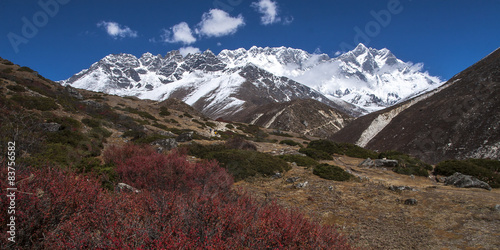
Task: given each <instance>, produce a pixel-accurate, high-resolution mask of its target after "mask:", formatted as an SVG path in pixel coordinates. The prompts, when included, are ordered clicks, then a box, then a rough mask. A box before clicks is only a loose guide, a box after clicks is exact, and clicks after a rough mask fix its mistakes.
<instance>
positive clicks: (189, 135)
mask: <svg viewBox="0 0 500 250" xmlns="http://www.w3.org/2000/svg"><path fill="white" fill-rule="evenodd" d="M193 133H194V132H193V131H191V132H187V133H183V134H180V135H179V136H177V138H175V140H176V141H177V142H187V141H192V140H193Z"/></svg>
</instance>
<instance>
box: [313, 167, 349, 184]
mask: <svg viewBox="0 0 500 250" xmlns="http://www.w3.org/2000/svg"><path fill="white" fill-rule="evenodd" d="M313 174H315V175H317V176H319V177H321V178H323V179H327V180H334V181H348V180H350V179H351V178H353V177H354V176H353V175H352V174H349V173H347V172H346V171H344V170H343V169H342V168H340V167H337V166H333V165H328V164H320V165H317V166H316V167H314V170H313Z"/></svg>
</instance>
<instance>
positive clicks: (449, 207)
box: [236, 156, 500, 249]
mask: <svg viewBox="0 0 500 250" xmlns="http://www.w3.org/2000/svg"><path fill="white" fill-rule="evenodd" d="M360 161H361V159H355V158H350V157H345V156H342V157H339V156H338V157H335V160H334V161H329V162H328V163H330V164H333V163H335V164H336V165H339V166H342V167H343V168H349V169H351V171H352V172H353V173H354V174H355V175H357V176H359V177H362V178H363V180H362V181H359V180H356V181H349V182H335V181H329V180H324V179H321V178H319V177H317V176H315V175H313V174H312V170H311V169H304V168H302V167H294V168H293V169H292V170H291V171H289V172H288V173H286V174H285V176H284V178H282V179H275V180H273V179H269V178H267V179H264V178H257V179H253V180H248V181H242V182H239V183H237V184H236V185H237V186H238V187H242V188H244V189H245V190H248V192H250V193H251V194H253V195H255V196H256V197H259V198H260V199H269V200H276V201H277V202H278V203H279V204H281V205H283V206H286V207H289V208H293V209H298V210H300V211H303V212H305V213H306V214H308V215H309V216H310V217H311V218H313V219H317V220H319V221H321V222H322V223H325V224H334V225H336V226H338V227H339V228H340V229H341V231H342V232H344V233H345V234H346V235H349V237H350V239H351V240H352V242H354V243H357V244H358V246H360V247H362V248H365V247H366V248H373V249H466V248H467V249H495V248H497V247H498V246H500V212H498V211H493V209H492V208H493V207H494V206H495V205H496V204H499V203H500V190H493V191H486V190H481V189H458V188H453V187H448V186H444V185H442V184H440V183H434V182H433V181H431V179H428V178H425V177H415V179H412V178H410V177H409V176H405V175H399V174H396V173H394V172H392V171H391V170H381V169H364V168H358V167H356V166H357V164H358V163H359V162H360ZM289 177H299V178H300V179H299V180H298V181H297V182H305V181H308V185H307V186H306V187H305V188H302V189H296V188H294V187H293V184H292V183H288V182H286V179H287V178H289ZM297 182H296V183H297ZM390 185H407V186H410V187H412V188H415V189H416V190H418V191H390V190H389V189H388V187H389V186H390ZM330 187H331V188H330ZM410 198H414V199H417V200H418V204H417V205H416V206H409V205H404V201H405V200H406V199H410Z"/></svg>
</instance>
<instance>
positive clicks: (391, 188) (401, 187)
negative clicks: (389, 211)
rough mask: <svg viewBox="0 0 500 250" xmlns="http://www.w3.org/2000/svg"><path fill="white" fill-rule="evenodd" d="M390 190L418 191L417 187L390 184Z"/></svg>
mask: <svg viewBox="0 0 500 250" xmlns="http://www.w3.org/2000/svg"><path fill="white" fill-rule="evenodd" d="M389 190H391V191H417V190H416V189H414V188H412V187H408V186H393V185H391V186H389Z"/></svg>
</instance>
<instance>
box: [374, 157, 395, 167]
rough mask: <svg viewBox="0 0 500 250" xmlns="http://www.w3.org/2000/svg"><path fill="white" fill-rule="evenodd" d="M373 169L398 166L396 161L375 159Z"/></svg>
mask: <svg viewBox="0 0 500 250" xmlns="http://www.w3.org/2000/svg"><path fill="white" fill-rule="evenodd" d="M374 162H375V167H389V168H393V167H397V166H398V164H399V163H398V161H397V160H387V159H376V160H375V161H374Z"/></svg>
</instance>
